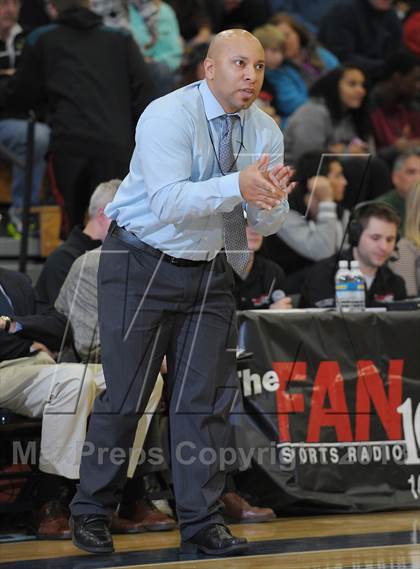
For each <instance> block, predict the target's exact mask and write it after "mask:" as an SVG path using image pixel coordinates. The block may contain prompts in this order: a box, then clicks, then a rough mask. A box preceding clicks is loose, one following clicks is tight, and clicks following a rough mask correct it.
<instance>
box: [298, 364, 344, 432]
mask: <svg viewBox="0 0 420 569" xmlns="http://www.w3.org/2000/svg"><path fill="white" fill-rule="evenodd" d="M327 395H328V398H329V401H330V405H331V406H330V407H325V399H326V396H327ZM322 427H334V429H335V431H336V433H337V441H338V442H348V441H349V442H351V441H352V440H353V436H352V432H351V425H350V419H349V414H348V408H347V403H346V396H345V393H344V380H343V376H342V375H341V371H340V367H339V365H338V363H337V362H321V364H320V366H319V368H318V373H317V374H316V378H315V382H314V386H313V393H312V401H311V414H310V417H309V425H308V436H307V442H319V440H320V434H321V428H322Z"/></svg>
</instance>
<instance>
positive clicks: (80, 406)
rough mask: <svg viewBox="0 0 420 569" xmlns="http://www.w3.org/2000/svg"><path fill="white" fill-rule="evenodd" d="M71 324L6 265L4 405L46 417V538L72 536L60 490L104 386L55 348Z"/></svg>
mask: <svg viewBox="0 0 420 569" xmlns="http://www.w3.org/2000/svg"><path fill="white" fill-rule="evenodd" d="M66 324H67V320H66V317H65V316H63V315H62V314H59V313H58V312H56V311H55V310H54V309H49V310H48V311H46V312H45V313H42V310H40V308H39V306H38V307H37V306H36V303H35V296H34V292H33V289H32V286H31V284H30V281H29V279H28V278H27V277H26V276H25V275H23V274H21V273H18V272H15V271H10V270H7V269H2V268H0V406H2V407H6V408H8V409H10V410H11V411H13V412H15V413H19V414H22V415H26V416H29V417H38V418H41V417H42V434H41V449H40V457H39V468H40V470H41V471H42V476H41V490H40V492H39V494H40V496H39V500H38V506H39V510H38V511H37V515H36V519H35V522H36V526H37V533H38V536H39V537H43V538H52V537H54V538H62V539H66V538H69V536H70V533H69V528H68V514H67V512H66V510H65V509H64V508H63V506H62V505H61V504H60V503H59V501H58V495H57V496H55V494H58V492H59V484H58V481H59V480H62V479H60V478H59V477H64V478H66V479H76V478H78V463H79V460H80V456H79V455H80V451H81V446H82V444H83V441H84V439H85V434H86V422H87V418H88V416H89V413H90V411H91V408H92V404H93V400H94V398H95V396H96V393H97V391H98V389H103V388H104V380H103V374H102V370H101V369H99V371H98V372H97V373H95V372H96V370H95V369H94V368H93V367H92V366H85V365H82V364H56V362H55V360H54V358H53V354H52V352H53V351H58V350H59V349H60V347H61V343H62V339H63V337H64V335H65V330H66ZM47 488H48V493H47V492H45V491H44V490H45V489H47ZM47 494H48V499H47V498H46V496H47Z"/></svg>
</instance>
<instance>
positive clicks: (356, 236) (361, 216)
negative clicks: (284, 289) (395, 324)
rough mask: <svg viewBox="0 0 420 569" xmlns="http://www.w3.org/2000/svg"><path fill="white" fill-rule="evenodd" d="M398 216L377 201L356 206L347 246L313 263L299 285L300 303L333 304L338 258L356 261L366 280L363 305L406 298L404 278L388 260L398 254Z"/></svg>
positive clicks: (349, 228) (317, 305)
mask: <svg viewBox="0 0 420 569" xmlns="http://www.w3.org/2000/svg"><path fill="white" fill-rule="evenodd" d="M399 226H400V218H399V216H398V214H397V213H396V212H395V210H394V209H393V208H391V207H390V206H388V205H387V204H383V203H379V202H363V203H360V204H359V205H358V206H356V207H355V209H354V211H353V215H352V219H351V221H350V223H349V226H348V240H349V244H350V246H351V247H350V248H349V249H347V250H345V251H340V252H339V253H338V254H336V255H333V256H332V257H328V258H327V259H324V260H322V261H319V262H318V263H316V264H315V265H314V266H313V267H312V268H311V270H310V271H309V273H308V275H307V278H306V281H305V283H304V285H303V288H302V297H301V303H300V304H301V307H302V308H306V307H317V308H328V307H331V306H334V305H335V285H334V276H335V273H336V271H337V268H338V261H339V260H341V259H346V260H348V261H351V260H353V259H355V260H357V261H359V266H360V270H361V272H362V274H363V276H364V279H365V283H366V306H367V307H371V306H378V303H381V302H392V301H393V300H402V299H404V298H406V296H407V293H406V289H405V284H404V281H403V279H402V278H401V277H400V276H398V275H396V274H395V273H393V272H392V271H391V269H390V268H389V267H387V262H388V261H389V260H390V259H391V258H392V257H393V256H395V254H398V251H397V248H396V246H397V242H398V238H399V234H398V229H399Z"/></svg>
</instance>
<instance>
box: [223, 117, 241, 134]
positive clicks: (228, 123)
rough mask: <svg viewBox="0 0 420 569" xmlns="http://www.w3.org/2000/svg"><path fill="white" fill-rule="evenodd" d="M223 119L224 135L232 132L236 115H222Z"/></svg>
mask: <svg viewBox="0 0 420 569" xmlns="http://www.w3.org/2000/svg"><path fill="white" fill-rule="evenodd" d="M223 118H224V120H225V124H224V128H223V130H224V135H225V136H226V135H228V134H231V133H232V130H233V127H234V125H235V122H236V119H238V118H239V117H238V115H224V117H223Z"/></svg>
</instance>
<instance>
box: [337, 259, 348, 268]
mask: <svg viewBox="0 0 420 569" xmlns="http://www.w3.org/2000/svg"><path fill="white" fill-rule="evenodd" d="M338 268H339V269H348V268H349V264H348V262H347V261H346V260H345V259H342V260H341V261H338Z"/></svg>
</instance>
